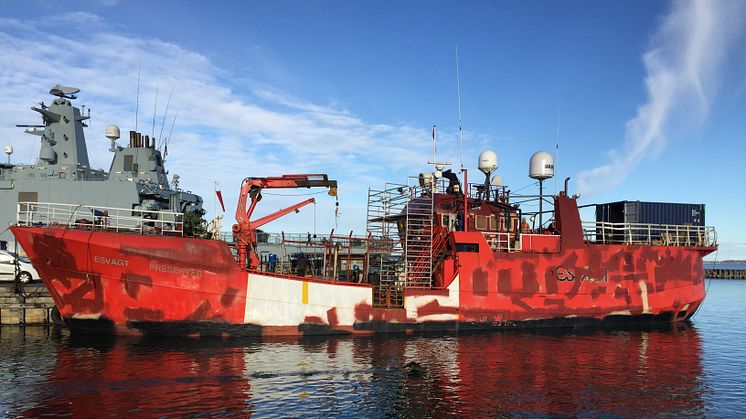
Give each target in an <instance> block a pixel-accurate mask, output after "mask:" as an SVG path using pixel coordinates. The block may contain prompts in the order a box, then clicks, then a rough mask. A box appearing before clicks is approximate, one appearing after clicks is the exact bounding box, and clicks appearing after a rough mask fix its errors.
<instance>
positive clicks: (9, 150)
mask: <svg viewBox="0 0 746 419" xmlns="http://www.w3.org/2000/svg"><path fill="white" fill-rule="evenodd" d="M3 151H4V152H5V154H7V155H9V156H10V155H11V154H13V146H9V145H6V146H5V147H3Z"/></svg>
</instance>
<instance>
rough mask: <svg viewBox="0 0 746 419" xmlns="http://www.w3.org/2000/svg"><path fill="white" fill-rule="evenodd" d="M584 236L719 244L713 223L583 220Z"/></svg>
mask: <svg viewBox="0 0 746 419" xmlns="http://www.w3.org/2000/svg"><path fill="white" fill-rule="evenodd" d="M583 237H584V239H585V240H586V241H587V242H590V243H603V244H627V245H649V246H650V245H652V246H716V245H717V232H716V231H715V227H711V226H693V225H670V224H639V223H609V222H602V221H599V222H584V223H583Z"/></svg>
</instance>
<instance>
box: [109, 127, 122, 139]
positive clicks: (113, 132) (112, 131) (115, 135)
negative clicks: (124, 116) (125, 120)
mask: <svg viewBox="0 0 746 419" xmlns="http://www.w3.org/2000/svg"><path fill="white" fill-rule="evenodd" d="M119 134H120V133H119V127H118V126H116V125H114V124H111V125H107V126H106V138H108V139H110V140H118V139H119Z"/></svg>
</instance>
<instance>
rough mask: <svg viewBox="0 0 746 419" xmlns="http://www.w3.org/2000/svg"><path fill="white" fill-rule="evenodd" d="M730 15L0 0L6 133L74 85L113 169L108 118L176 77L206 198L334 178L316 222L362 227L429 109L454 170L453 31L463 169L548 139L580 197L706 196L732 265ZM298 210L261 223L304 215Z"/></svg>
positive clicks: (736, 149)
mask: <svg viewBox="0 0 746 419" xmlns="http://www.w3.org/2000/svg"><path fill="white" fill-rule="evenodd" d="M744 16H746V10H745V8H744V6H743V5H742V4H741V3H740V2H736V1H731V2H686V1H682V2H674V3H669V2H662V1H660V2H657V1H628V2H612V1H608V2H599V1H565V2H557V1H532V2H522V1H515V2H493V1H490V2H487V1H484V2H480V1H471V2H457V1H434V2H433V1H428V2H425V1H411V2H394V1H391V2H362V1H356V2H348V1H338V2H335V1H317V2H300V1H293V2H284V1H272V2H209V3H206V2H203V1H200V2H167V1H156V2H153V1H151V2H141V1H127V2H117V1H115V0H107V1H80V2H64V3H63V2H53V1H33V0H31V1H27V2H11V3H7V4H4V6H3V9H2V11H0V87H2V89H3V91H4V92H5V95H4V96H5V98H4V101H3V103H2V104H0V108H1V109H0V135H2V138H3V142H4V143H3V145H5V143H8V144H11V145H13V146H14V147H15V148H16V150H18V151H17V153H16V154H15V155H14V156H13V158H14V160H16V161H24V162H30V161H32V160H33V159H34V158H35V155H36V152H37V150H38V145H37V144H36V143H35V142H33V141H31V140H32V139H33V137H31V136H26V135H24V134H23V133H22V132H21V131H20V130H18V129H16V128H15V127H14V125H15V124H16V123H31V122H36V120H35V118H36V117H35V115H34V114H32V112H31V111H29V110H28V107H29V106H30V105H31V104H32V103H34V102H35V101H38V100H40V99H46V98H47V96H48V95H47V93H46V92H47V91H48V89H49V88H50V87H51V86H52V85H53V84H55V83H62V84H68V85H73V86H77V87H79V88H81V90H82V92H81V95H80V99H79V100H78V104H86V105H88V106H89V107H91V108H92V112H93V116H94V120H93V125H92V126H91V128H89V129H88V131H87V136H88V139H89V152H90V154H91V159H92V162H93V164H94V165H96V166H99V167H104V168H107V166H108V164H109V161H110V155H109V154H108V152H107V151H106V150H107V149H108V146H107V145H106V140H105V139H104V137H103V129H104V127H105V125H106V124H108V123H116V124H118V125H119V126H120V127H121V128H122V130H123V131H128V130H129V129H132V128H133V125H134V119H135V118H134V115H135V92H136V90H137V72H138V66H141V68H142V78H141V95H140V101H141V105H142V107H141V109H140V117H139V118H140V119H139V121H140V122H139V123H140V126H139V127H138V128H139V130H141V131H149V130H150V126H151V125H150V123H151V121H152V109H153V103H154V101H155V91H156V86H157V89H158V92H159V102H158V108H159V111H158V114H159V116H162V115H163V112H164V110H165V102H166V97H167V96H168V94H169V91H170V90H171V89H172V88H173V89H174V95H173V101H172V105H171V109H170V111H169V112H170V115H169V117H168V119H169V120H168V122H169V124H167V127H168V126H169V125H170V118H172V117H173V115H175V114H176V110H177V109H178V117H177V121H176V127H175V129H174V135H173V142H172V146H171V147H169V154H170V155H169V161H168V163H167V164H168V165H169V169H170V170H171V173H172V174H173V173H178V174H179V175H180V176H181V179H182V182H181V184H182V186H185V187H186V188H189V189H192V190H194V191H196V192H198V193H201V194H202V195H203V196H205V198H206V204H207V205H206V207H207V209H208V210H210V211H211V212H212V202H211V201H212V200H211V196H212V188H213V182H214V181H219V182H220V183H221V185H222V189H223V191H224V194H225V195H226V198H227V206H228V207H229V210H228V214H227V215H226V219H232V207H233V205H235V191H236V190H237V189H238V184H239V182H240V180H241V179H242V178H243V177H244V176H263V175H277V174H282V173H291V172H328V173H329V174H330V175H332V176H333V177H336V178H338V179H339V180H340V208H341V210H340V212H341V217H340V218H339V219H338V220H335V219H334V217H333V203H332V201H331V200H329V199H324V197H322V196H320V197H319V203H318V205H317V207H316V217H317V229H318V231H319V232H323V231H328V230H329V229H330V228H332V227H334V226H335V225H336V227H337V229H338V231H339V230H342V231H349V230H350V229H354V230H356V231H362V230H363V229H364V218H365V203H366V194H367V188H368V187H369V186H372V187H374V188H375V187H380V186H382V185H383V182H385V181H389V182H406V176H407V175H415V174H417V173H419V172H421V171H424V170H426V169H427V166H426V164H425V163H426V161H427V160H428V159H429V158H431V157H432V156H431V153H432V148H431V142H430V129H431V127H432V125H433V124H437V125H438V132H439V138H438V149H439V154H440V157H442V158H443V159H447V160H450V161H451V162H453V163H455V164H456V165H458V164H459V160H460V153H459V147H458V135H457V134H458V109H457V95H456V77H455V50H456V46H458V49H459V56H460V75H461V97H462V113H463V126H464V157H465V165H466V166H467V168H470V169H472V172H471V173H472V174H473V175H475V176H476V173H475V172H476V170H474V169H475V165H476V164H475V163H476V158H477V155H478V154H479V152H480V151H481V150H484V149H492V150H494V151H495V152H497V154H498V156H499V159H500V168H499V170H498V172H499V174H500V175H501V176H502V177H503V179H504V182H505V183H506V184H508V185H510V186H512V187H513V188H514V189H517V188H520V187H524V186H527V185H529V184H531V180H530V179H528V177H527V165H528V158H529V156H530V155H531V154H532V153H533V152H534V151H537V150H540V149H546V150H549V151H552V150H553V149H554V147H555V144H556V143H557V139H558V138H559V144H560V152H559V158H558V161H557V172H558V177H560V178H562V179H564V177H566V176H571V177H572V178H573V182H572V183H571V189H573V192H577V191H580V192H581V194H582V198H581V203H591V202H605V201H615V200H623V199H640V200H654V201H676V202H702V203H705V204H707V224H710V225H715V226H717V228H718V231H719V237H720V242H721V244H722V246H721V250H720V252H719V254H718V258H719V259H725V258H741V259H746V226H744V225H743V223H742V222H741V217H740V216H739V215H740V211H741V210H742V209H743V208H744V207H745V206H746V188H744V186H743V185H744V183H743V182H742V181H741V176H742V172H743V170H744V167H745V166H746V165H744V163H743V160H744V154H745V153H744V152H745V151H746V143H745V142H744V141H745V140H746V138H745V134H746V118H744V117H743V116H744V109H746V106H745V105H746V77H744V75H746V71H745V70H746V56H745V55H744V54H743V53H742V47H740V45H743V44H744V41H745V40H746V39H744V38H745V34H744V31H743V28H744V27H745V26H746V24H745V22H744ZM145 121H147V123H146V122H145ZM558 122H559V123H558ZM158 126H160V122H158ZM558 126H559V130H558ZM158 131H159V129H156V132H158ZM558 131H559V132H558ZM558 134H559V135H558ZM527 190H531V188H528V189H527ZM293 199H296V200H297V198H291V197H268V199H267V200H265V201H263V202H262V205H263V210H269V209H270V208H273V207H274V206H275V205H285V204H289V203H290V202H292V200H293ZM260 212H261V211H260ZM312 212H313V210H312V209H306V210H305V211H303V212H302V213H301V214H298V215H292V216H289V217H288V218H287V219H284V220H283V221H278V222H277V223H276V224H272V225H270V226H268V227H269V229H270V230H275V231H279V230H281V229H285V230H288V231H308V230H310V229H311V227H310V225H309V221H308V220H309V219H310V218H311V213H312ZM229 223H230V222H225V223H224V224H229Z"/></svg>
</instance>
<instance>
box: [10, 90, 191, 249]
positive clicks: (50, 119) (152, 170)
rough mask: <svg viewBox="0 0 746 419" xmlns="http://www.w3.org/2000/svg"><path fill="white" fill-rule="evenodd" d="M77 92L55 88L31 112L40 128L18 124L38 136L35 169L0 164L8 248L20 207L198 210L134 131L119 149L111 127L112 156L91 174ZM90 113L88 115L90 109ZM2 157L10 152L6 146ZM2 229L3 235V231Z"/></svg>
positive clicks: (152, 144) (151, 143)
mask: <svg viewBox="0 0 746 419" xmlns="http://www.w3.org/2000/svg"><path fill="white" fill-rule="evenodd" d="M78 92H79V89H77V88H72V87H63V86H59V85H58V86H55V87H53V88H52V89H51V90H50V92H49V93H50V94H51V95H53V96H54V97H55V98H54V100H53V101H52V103H51V104H50V105H46V104H44V102H41V103H39V104H38V106H34V107H32V108H31V109H32V110H33V111H35V112H37V113H39V114H40V115H41V117H42V124H38V125H18V126H19V127H23V128H26V130H25V131H26V133H28V134H31V135H33V136H36V137H39V139H40V149H39V157H38V159H37V161H36V163H35V164H10V162H8V163H3V164H0V231H2V233H0V242H3V243H2V245H3V246H6V247H7V246H8V242H9V241H12V239H13V236H12V234H11V233H10V231H8V230H6V227H7V226H9V225H11V224H13V223H14V222H15V219H16V212H17V209H18V208H17V207H18V203H19V202H53V203H59V204H71V205H78V204H91V205H97V206H101V207H117V208H129V209H136V210H147V211H159V210H165V211H173V212H182V213H183V212H185V211H195V210H200V209H201V207H202V198H201V197H199V196H198V195H195V194H193V193H191V192H187V191H182V190H180V189H179V188H178V186H177V185H173V187H172V186H171V185H170V184H169V181H168V178H167V174H168V172H167V171H166V169H165V166H164V161H163V155H162V153H161V150H159V149H158V147H157V146H156V139H155V138H150V137H149V136H147V135H145V136H143V135H142V134H140V133H138V132H134V131H130V133H129V142H128V143H127V144H126V145H124V146H120V145H118V144H117V140H118V139H119V137H120V134H119V128H118V127H117V126H115V125H109V126H108V127H107V129H106V137H107V138H108V139H109V140H110V142H111V145H110V148H109V151H111V152H112V153H113V154H114V155H113V158H112V162H111V167H110V168H109V171H105V170H99V169H94V168H92V167H91V164H90V162H89V159H88V149H87V144H86V139H85V133H84V128H85V127H86V126H87V125H86V121H87V120H88V119H89V118H90V115H84V114H83V113H82V112H81V110H80V108H78V107H76V106H73V104H72V101H73V100H74V99H76V98H77V96H76V95H77V94H78ZM89 113H90V110H89ZM6 153H7V154H8V155H10V154H11V153H12V148H11V147H6ZM3 230H5V231H3Z"/></svg>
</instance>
